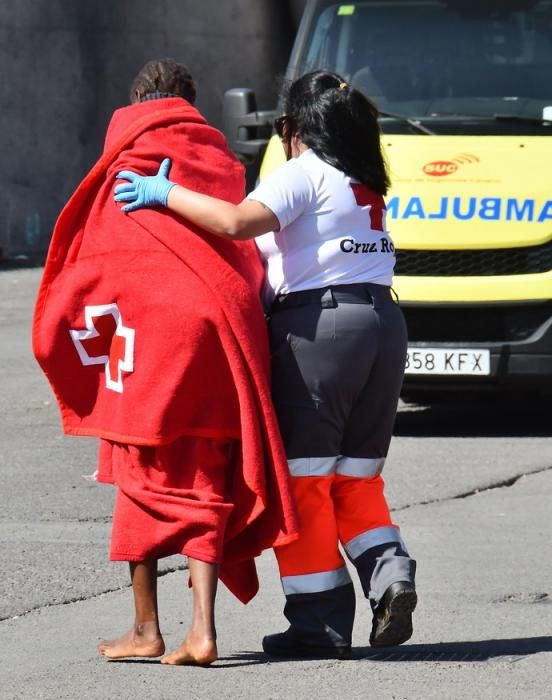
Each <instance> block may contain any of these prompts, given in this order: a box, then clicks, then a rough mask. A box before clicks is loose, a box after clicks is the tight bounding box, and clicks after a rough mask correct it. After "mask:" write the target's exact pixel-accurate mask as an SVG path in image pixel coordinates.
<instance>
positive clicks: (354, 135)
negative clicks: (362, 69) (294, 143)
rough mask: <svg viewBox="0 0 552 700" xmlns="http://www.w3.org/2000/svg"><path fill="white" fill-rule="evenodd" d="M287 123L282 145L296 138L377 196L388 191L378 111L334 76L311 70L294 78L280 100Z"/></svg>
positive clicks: (363, 97) (343, 81) (388, 183)
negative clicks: (285, 141) (294, 136)
mask: <svg viewBox="0 0 552 700" xmlns="http://www.w3.org/2000/svg"><path fill="white" fill-rule="evenodd" d="M282 104H283V113H284V115H286V117H287V119H288V127H287V129H286V130H285V138H284V140H288V150H289V140H290V139H291V138H292V136H293V135H294V134H296V135H297V136H298V137H299V138H300V139H301V141H302V142H303V143H304V144H305V145H306V146H308V147H309V148H312V150H313V151H314V152H315V153H316V155H317V156H318V157H319V158H321V159H322V160H324V161H326V163H329V164H330V165H333V166H334V167H335V168H338V169H339V170H341V171H343V172H344V173H346V174H347V175H349V176H350V177H353V178H355V179H356V180H358V181H359V182H362V183H364V184H365V185H368V186H369V187H370V188H371V189H372V190H374V191H375V192H377V193H378V194H381V195H384V194H387V190H388V188H389V186H390V180H389V175H388V173H387V166H386V163H385V159H384V156H383V152H382V148H381V141H380V135H381V131H380V127H379V124H378V108H377V107H376V105H375V104H374V103H373V102H371V101H370V100H369V99H368V98H367V97H365V96H364V95H363V94H362V93H361V92H359V91H358V90H355V89H353V88H351V87H350V86H349V85H348V83H347V82H346V81H345V80H344V79H343V78H342V77H341V76H339V75H337V73H329V72H326V71H315V72H314V73H307V74H306V75H303V76H301V77H300V78H297V80H295V81H294V82H292V83H291V84H290V85H289V86H288V87H287V88H286V89H285V92H284V95H283V101H282Z"/></svg>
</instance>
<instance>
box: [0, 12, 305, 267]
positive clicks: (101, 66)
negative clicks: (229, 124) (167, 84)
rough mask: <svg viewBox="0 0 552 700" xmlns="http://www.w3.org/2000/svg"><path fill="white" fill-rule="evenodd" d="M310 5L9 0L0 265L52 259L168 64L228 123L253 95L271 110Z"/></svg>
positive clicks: (3, 59) (4, 35)
mask: <svg viewBox="0 0 552 700" xmlns="http://www.w3.org/2000/svg"><path fill="white" fill-rule="evenodd" d="M302 2H304V0H289V2H286V0H200V1H198V0H78V1H76V0H0V70H1V71H2V72H3V75H2V85H3V104H2V109H1V110H0V159H1V162H2V164H3V167H2V170H1V172H0V178H1V180H0V259H1V258H2V255H4V257H12V258H13V257H14V256H16V255H23V256H25V255H30V254H35V253H37V252H39V251H44V250H45V248H46V246H47V243H48V240H49V238H50V235H51V230H52V226H53V223H54V222H55V219H56V217H57V215H58V213H59V211H60V209H61V207H62V206H63V204H64V203H65V202H66V200H67V199H68V197H69V196H70V194H71V192H72V191H73V189H74V187H75V186H76V185H77V184H78V182H79V181H80V179H81V178H82V177H83V175H84V174H85V173H86V172H87V171H88V169H89V168H90V166H91V165H92V164H93V163H94V162H95V160H96V159H97V157H98V155H99V154H100V152H101V148H102V141H103V135H104V133H105V128H106V125H107V122H108V120H109V116H110V114H111V112H112V111H113V109H115V108H117V107H119V106H122V105H124V104H126V103H127V102H128V88H129V84H130V82H131V80H132V78H133V77H134V75H135V74H136V73H137V71H138V70H139V69H140V68H141V67H142V65H143V64H144V63H145V62H146V61H148V60H150V59H152V58H157V57H165V56H170V57H172V58H175V59H176V60H178V61H181V62H183V63H186V64H187V65H188V66H189V67H190V69H191V71H192V73H193V75H194V77H195V78H196V81H197V83H198V103H197V104H198V107H199V109H200V110H201V111H202V112H203V113H204V115H205V116H206V117H207V118H208V119H209V120H210V121H211V122H212V123H214V124H215V125H217V126H219V125H220V117H221V99H222V96H223V94H224V92H225V91H226V90H227V89H228V88H230V87H237V86H249V87H253V88H254V89H255V90H256V92H257V97H258V103H259V107H260V108H270V107H272V106H273V104H274V102H275V98H276V94H277V84H278V83H277V78H278V76H281V74H282V73H283V71H284V70H285V66H286V63H287V58H288V55H289V50H290V47H291V43H292V40H293V35H294V23H295V22H296V20H297V18H298V15H299V11H298V7H299V6H300V5H301V3H302Z"/></svg>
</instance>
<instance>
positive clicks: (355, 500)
mask: <svg viewBox="0 0 552 700" xmlns="http://www.w3.org/2000/svg"><path fill="white" fill-rule="evenodd" d="M383 486H384V483H383V479H382V478H381V476H380V475H378V476H376V477H373V478H369V479H365V478H359V477H351V476H341V475H340V474H337V475H336V476H335V477H334V482H333V485H332V498H333V502H334V508H335V514H336V520H337V527H338V532H339V539H340V541H341V542H342V544H343V545H346V544H347V543H348V542H349V541H350V540H352V539H354V538H355V537H357V536H358V535H360V534H362V533H364V532H368V531H369V530H375V529H376V528H381V527H394V528H396V526H395V525H393V523H392V522H391V515H390V513H389V506H388V505H387V501H386V499H385V496H384V493H383Z"/></svg>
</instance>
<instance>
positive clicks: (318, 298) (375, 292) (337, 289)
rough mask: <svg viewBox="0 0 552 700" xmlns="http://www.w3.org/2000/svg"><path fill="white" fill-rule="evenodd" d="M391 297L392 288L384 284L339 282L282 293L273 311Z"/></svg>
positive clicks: (365, 302)
mask: <svg viewBox="0 0 552 700" xmlns="http://www.w3.org/2000/svg"><path fill="white" fill-rule="evenodd" d="M391 299H392V297H391V291H390V288H389V287H386V286H384V285H382V284H373V283H371V282H364V283H358V284H338V285H331V286H329V287H321V288H320V289H306V290H305V291H302V292H290V293H289V294H282V295H280V296H278V297H276V299H275V300H274V302H273V304H272V308H271V312H272V313H274V312H275V311H281V310H284V309H290V308H293V307H295V306H307V305H312V306H319V307H321V308H322V309H335V307H336V306H337V305H338V304H339V303H342V304H373V303H374V301H375V300H377V301H384V300H391Z"/></svg>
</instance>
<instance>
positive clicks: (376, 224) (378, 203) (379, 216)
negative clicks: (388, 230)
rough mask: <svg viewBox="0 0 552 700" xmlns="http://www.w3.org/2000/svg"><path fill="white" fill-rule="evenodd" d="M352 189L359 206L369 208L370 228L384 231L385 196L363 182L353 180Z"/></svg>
mask: <svg viewBox="0 0 552 700" xmlns="http://www.w3.org/2000/svg"><path fill="white" fill-rule="evenodd" d="M351 189H352V190H353V194H354V195H355V199H356V203H357V204H358V206H359V207H362V208H363V209H368V215H369V216H370V228H371V229H372V230H373V231H384V230H385V209H386V207H385V201H384V199H383V197H382V196H381V195H380V194H377V192H374V191H373V190H371V189H370V188H369V187H367V186H366V185H362V184H361V183H356V182H351Z"/></svg>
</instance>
